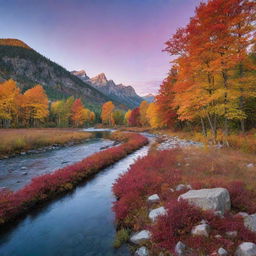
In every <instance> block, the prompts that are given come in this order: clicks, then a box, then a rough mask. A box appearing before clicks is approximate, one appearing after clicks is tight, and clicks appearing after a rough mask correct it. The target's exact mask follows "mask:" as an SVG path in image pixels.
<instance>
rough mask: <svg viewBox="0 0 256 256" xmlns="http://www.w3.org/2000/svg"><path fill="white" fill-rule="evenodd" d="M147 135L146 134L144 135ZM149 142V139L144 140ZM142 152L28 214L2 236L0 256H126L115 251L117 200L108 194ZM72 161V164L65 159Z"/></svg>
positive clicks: (145, 151)
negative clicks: (112, 207)
mask: <svg viewBox="0 0 256 256" xmlns="http://www.w3.org/2000/svg"><path fill="white" fill-rule="evenodd" d="M146 135H147V134H146ZM147 136H149V135H147ZM148 149H149V146H145V147H143V148H141V149H139V150H137V151H136V152H134V153H132V154H131V155H129V156H127V157H126V158H125V159H123V160H120V161H119V162H117V163H116V164H114V165H112V166H110V167H108V168H106V169H104V170H102V171H101V172H100V173H98V174H97V175H95V176H94V177H93V178H92V179H91V180H89V181H88V182H86V183H84V184H82V185H80V186H79V187H77V188H76V189H75V190H74V191H73V192H72V193H69V194H66V195H65V196H62V197H60V198H58V199H56V200H55V201H52V202H50V203H48V204H46V205H44V206H42V207H41V208H40V209H37V210H34V211H32V212H31V213H30V214H29V215H27V216H26V217H25V218H24V219H22V220H20V221H19V222H17V223H16V224H13V225H12V226H11V227H6V228H4V229H2V230H1V231H0V255H1V256H112V255H113V256H117V255H120V256H127V255H130V252H129V250H128V248H127V247H126V246H124V247H122V248H120V249H118V250H116V249H114V248H113V246H112V244H113V240H114V236H115V225H114V214H113V212H112V210H111V206H112V203H113V201H114V200H115V197H114V195H113V194H112V191H111V188H112V184H113V182H114V181H115V180H116V178H117V177H118V176H119V175H120V174H121V173H123V172H126V171H127V170H128V168H129V166H130V164H132V163H133V162H134V161H135V160H136V159H137V158H138V157H140V156H144V155H146V154H147V152H148ZM68 159H70V158H68Z"/></svg>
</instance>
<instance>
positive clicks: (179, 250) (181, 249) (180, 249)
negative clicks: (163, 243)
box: [175, 241, 187, 256]
mask: <svg viewBox="0 0 256 256" xmlns="http://www.w3.org/2000/svg"><path fill="white" fill-rule="evenodd" d="M186 248H187V246H186V245H185V244H183V243H182V242H181V241H179V242H178V243H177V244H176V246H175V253H176V254H177V255H179V256H183V255H185V253H186Z"/></svg>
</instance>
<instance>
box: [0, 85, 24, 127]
mask: <svg viewBox="0 0 256 256" xmlns="http://www.w3.org/2000/svg"><path fill="white" fill-rule="evenodd" d="M19 95H20V89H19V88H18V87H17V86H16V83H15V81H13V80H8V81H6V82H3V83H1V84H0V120H1V126H2V127H9V126H10V125H11V121H12V120H16V118H17V112H18V105H17V103H18V102H17V97H18V96H19Z"/></svg>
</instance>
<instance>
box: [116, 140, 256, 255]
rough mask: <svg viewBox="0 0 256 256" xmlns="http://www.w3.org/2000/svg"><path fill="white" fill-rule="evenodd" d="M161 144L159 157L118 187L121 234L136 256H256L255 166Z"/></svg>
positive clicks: (194, 147)
mask: <svg viewBox="0 0 256 256" xmlns="http://www.w3.org/2000/svg"><path fill="white" fill-rule="evenodd" d="M158 140H159V141H158V146H157V149H158V150H155V151H152V153H151V154H149V155H148V156H146V157H144V158H143V159H139V160H138V161H137V162H136V163H135V164H134V165H132V166H131V168H130V170H129V171H128V172H127V173H126V174H123V175H122V176H121V177H120V178H119V179H118V180H117V181H116V183H115V184H114V186H113V191H114V193H115V195H116V197H117V198H118V200H117V201H116V202H115V204H114V206H113V209H114V211H115V214H116V219H117V222H118V227H119V229H120V230H123V233H124V231H126V232H127V233H128V234H129V239H128V240H129V243H131V244H133V248H134V251H133V254H134V255H136V256H147V255H150V256H155V255H157V256H167V255H180V256H185V255H191V256H192V255H193V256H196V255H198V256H199V255H200V256H218V255H219V256H225V255H230V256H232V255H236V256H256V214H255V213H256V203H255V200H254V198H255V196H256V191H255V189H254V187H252V186H253V182H252V179H254V178H252V177H253V176H254V174H253V173H254V169H255V163H254V162H252V163H250V164H247V163H246V162H248V161H251V160H252V158H250V156H248V157H246V156H241V155H240V154H239V157H240V158H238V155H237V153H236V152H230V151H228V152H226V151H225V149H223V150H222V149H216V148H215V147H210V148H207V149H204V147H202V146H203V145H202V144H200V143H194V142H192V141H184V140H180V139H179V138H177V137H174V138H173V137H168V136H164V137H158ZM249 165H250V166H249ZM251 175H252V176H251Z"/></svg>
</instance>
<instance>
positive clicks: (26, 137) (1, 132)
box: [0, 128, 92, 157]
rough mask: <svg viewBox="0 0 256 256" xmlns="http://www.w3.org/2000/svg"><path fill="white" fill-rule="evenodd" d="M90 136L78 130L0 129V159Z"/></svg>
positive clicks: (77, 140) (78, 140)
mask: <svg viewBox="0 0 256 256" xmlns="http://www.w3.org/2000/svg"><path fill="white" fill-rule="evenodd" d="M91 136H92V134H90V133H88V132H82V131H80V130H78V129H59V128H44V129H32V128H31V129H0V140H1V142H0V157H4V156H9V155H12V154H16V153H20V152H23V151H27V150H31V149H37V148H41V147H46V146H51V145H53V144H58V145H64V144H66V143H68V142H75V143H77V142H80V141H82V140H85V139H88V138H90V137H91Z"/></svg>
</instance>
